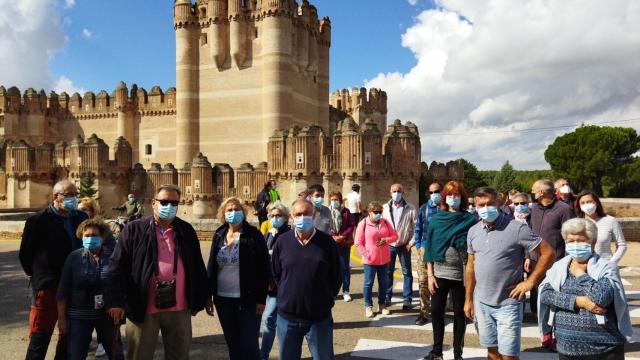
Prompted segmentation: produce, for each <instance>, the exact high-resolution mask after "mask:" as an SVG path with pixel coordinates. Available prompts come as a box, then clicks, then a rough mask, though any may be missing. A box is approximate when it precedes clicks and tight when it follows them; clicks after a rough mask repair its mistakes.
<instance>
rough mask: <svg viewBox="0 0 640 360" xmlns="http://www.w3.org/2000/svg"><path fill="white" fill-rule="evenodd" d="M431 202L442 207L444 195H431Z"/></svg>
mask: <svg viewBox="0 0 640 360" xmlns="http://www.w3.org/2000/svg"><path fill="white" fill-rule="evenodd" d="M431 202H432V203H433V205H440V202H442V195H440V193H435V194H431Z"/></svg>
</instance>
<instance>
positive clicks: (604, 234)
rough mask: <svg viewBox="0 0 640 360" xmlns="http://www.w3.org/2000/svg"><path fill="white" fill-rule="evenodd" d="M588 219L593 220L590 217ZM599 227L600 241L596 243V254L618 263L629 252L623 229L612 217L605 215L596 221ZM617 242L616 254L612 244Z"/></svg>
mask: <svg viewBox="0 0 640 360" xmlns="http://www.w3.org/2000/svg"><path fill="white" fill-rule="evenodd" d="M587 219H589V220H591V219H590V218H589V217H587ZM595 223H596V226H597V227H598V240H597V241H596V246H595V252H596V253H597V254H598V255H600V257H601V258H603V259H605V260H610V261H614V262H616V263H618V262H619V261H620V259H622V256H623V255H624V253H625V252H626V251H627V242H626V241H625V239H624V234H623V233H622V227H620V223H618V220H616V218H614V217H613V216H611V215H605V216H603V217H601V218H599V219H598V220H596V221H595ZM613 241H615V242H616V253H615V254H613V253H612V252H611V243H612V242H613Z"/></svg>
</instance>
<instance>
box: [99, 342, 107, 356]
mask: <svg viewBox="0 0 640 360" xmlns="http://www.w3.org/2000/svg"><path fill="white" fill-rule="evenodd" d="M105 355H107V352H106V351H105V350H104V346H102V344H98V347H97V348H96V357H101V356H105Z"/></svg>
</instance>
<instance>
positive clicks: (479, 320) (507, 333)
mask: <svg viewBox="0 0 640 360" xmlns="http://www.w3.org/2000/svg"><path fill="white" fill-rule="evenodd" d="M474 312H475V325H476V330H477V331H478V336H479V337H480V346H482V347H486V348H492V347H497V348H498V352H499V353H500V355H506V356H519V355H520V337H521V332H522V314H523V312H524V307H523V304H522V303H517V304H508V305H502V306H490V305H486V304H483V303H481V302H479V301H477V300H476V301H474Z"/></svg>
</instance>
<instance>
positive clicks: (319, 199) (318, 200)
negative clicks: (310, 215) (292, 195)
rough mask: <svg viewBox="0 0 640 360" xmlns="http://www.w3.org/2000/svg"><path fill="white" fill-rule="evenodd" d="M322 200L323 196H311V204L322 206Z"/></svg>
mask: <svg viewBox="0 0 640 360" xmlns="http://www.w3.org/2000/svg"><path fill="white" fill-rule="evenodd" d="M323 202H324V198H323V197H314V198H313V205H315V206H317V207H320V206H322V203H323Z"/></svg>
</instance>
